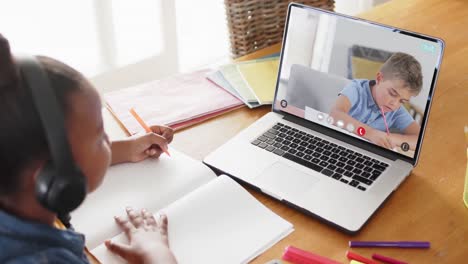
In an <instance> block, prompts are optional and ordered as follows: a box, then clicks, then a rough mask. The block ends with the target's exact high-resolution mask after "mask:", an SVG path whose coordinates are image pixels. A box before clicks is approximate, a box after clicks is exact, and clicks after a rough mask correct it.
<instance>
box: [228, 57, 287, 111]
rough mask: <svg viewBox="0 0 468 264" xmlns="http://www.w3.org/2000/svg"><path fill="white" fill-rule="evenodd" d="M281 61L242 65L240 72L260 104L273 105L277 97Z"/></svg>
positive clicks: (274, 60) (239, 66) (240, 65)
mask: <svg viewBox="0 0 468 264" xmlns="http://www.w3.org/2000/svg"><path fill="white" fill-rule="evenodd" d="M278 67H279V59H273V60H264V61H256V62H252V63H241V64H238V65H237V68H238V70H239V72H240V73H241V75H242V77H243V78H244V80H245V82H246V83H247V84H248V86H249V88H250V90H251V91H252V92H253V94H254V95H255V97H256V98H257V100H258V102H259V103H260V104H271V103H272V102H273V97H274V96H275V88H276V79H277V76H278Z"/></svg>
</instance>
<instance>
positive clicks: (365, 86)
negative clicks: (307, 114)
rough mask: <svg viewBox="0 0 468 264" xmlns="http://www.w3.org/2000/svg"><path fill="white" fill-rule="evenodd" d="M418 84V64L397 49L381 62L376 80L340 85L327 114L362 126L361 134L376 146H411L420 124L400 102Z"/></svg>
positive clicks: (418, 88)
mask: <svg viewBox="0 0 468 264" xmlns="http://www.w3.org/2000/svg"><path fill="white" fill-rule="evenodd" d="M421 88H422V73H421V64H420V63H419V62H418V61H417V60H416V59H415V58H414V57H413V56H411V55H409V54H406V53H401V52H397V53H394V54H393V55H392V56H391V57H390V58H389V59H388V60H387V61H386V62H385V63H384V64H383V65H382V66H381V68H380V70H379V71H378V72H377V74H376V79H375V80H365V79H356V80H353V81H352V82H351V83H350V84H348V85H347V86H346V87H345V88H343V90H342V91H341V93H340V94H339V96H338V98H337V100H336V101H335V104H334V106H333V107H332V109H331V112H330V115H331V116H332V117H333V118H334V120H342V121H343V122H344V123H345V124H350V123H351V124H352V125H353V126H354V127H355V128H359V127H363V128H364V129H365V131H366V132H365V133H364V134H363V135H362V134H361V136H363V137H364V138H366V139H368V140H370V141H371V142H373V143H375V144H377V145H379V146H382V147H386V148H389V149H393V148H394V147H397V146H401V145H402V144H403V143H407V144H409V148H410V149H411V150H414V149H415V148H416V144H417V140H418V135H419V131H420V129H421V127H420V126H419V124H418V123H417V122H416V121H415V120H414V119H413V117H412V116H411V115H410V114H409V113H408V111H407V110H406V109H405V107H404V106H403V105H402V104H404V103H407V102H409V100H410V98H411V97H413V96H417V95H418V94H419V92H420V91H421ZM384 115H385V117H384ZM387 128H388V129H387ZM389 131H391V133H389ZM354 132H355V133H357V130H355V131H354Z"/></svg>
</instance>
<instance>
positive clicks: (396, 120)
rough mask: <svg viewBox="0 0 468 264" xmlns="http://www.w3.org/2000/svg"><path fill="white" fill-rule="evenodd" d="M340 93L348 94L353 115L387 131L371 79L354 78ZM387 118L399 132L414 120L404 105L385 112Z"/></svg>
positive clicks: (350, 111)
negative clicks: (370, 82) (371, 88)
mask: <svg viewBox="0 0 468 264" xmlns="http://www.w3.org/2000/svg"><path fill="white" fill-rule="evenodd" d="M340 94H342V95H344V96H346V97H347V98H348V100H349V101H350V102H351V109H350V110H349V113H348V114H349V115H350V116H351V117H353V118H354V119H356V120H358V121H360V122H362V123H364V124H367V125H369V126H371V127H373V128H375V129H378V130H380V131H384V132H386V131H387V129H386V128H385V122H384V119H383V117H382V113H381V112H380V109H379V107H378V106H377V104H376V103H375V101H374V98H373V97H372V93H371V90H370V87H369V80H363V79H356V80H353V81H352V82H351V83H349V84H348V85H346V87H345V88H343V90H342V91H341V93H340ZM385 118H386V119H387V124H388V128H389V129H391V130H397V131H398V132H399V133H403V131H404V130H405V129H406V128H407V127H408V126H409V125H410V124H411V123H412V122H413V121H414V119H413V118H412V117H411V115H410V114H409V113H408V111H406V109H405V108H404V107H403V106H402V105H401V106H400V108H398V109H397V110H396V111H392V112H387V113H385Z"/></svg>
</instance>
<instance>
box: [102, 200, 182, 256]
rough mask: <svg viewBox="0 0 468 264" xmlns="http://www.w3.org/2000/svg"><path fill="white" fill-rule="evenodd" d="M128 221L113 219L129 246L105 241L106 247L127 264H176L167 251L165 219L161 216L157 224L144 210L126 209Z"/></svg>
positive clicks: (119, 218) (168, 250)
mask: <svg viewBox="0 0 468 264" xmlns="http://www.w3.org/2000/svg"><path fill="white" fill-rule="evenodd" d="M127 215H128V220H127V219H123V218H121V217H115V221H116V222H117V224H118V225H119V227H120V228H121V229H122V230H123V231H124V233H125V235H126V236H127V238H128V241H129V243H130V244H129V245H126V244H121V243H117V242H112V241H110V240H107V241H106V242H105V245H106V247H107V248H108V249H109V250H110V251H112V252H113V253H114V254H117V255H119V256H120V257H122V258H124V259H125V260H126V261H128V262H129V263H151V264H153V263H177V261H176V259H175V257H174V255H173V254H172V252H171V250H170V249H169V240H168V234H167V217H166V216H165V215H162V216H161V219H160V222H159V223H158V222H157V221H156V219H155V218H154V216H153V215H152V214H151V213H149V212H148V211H146V210H145V209H143V210H141V211H140V212H137V211H135V210H133V209H132V208H130V207H128V208H127Z"/></svg>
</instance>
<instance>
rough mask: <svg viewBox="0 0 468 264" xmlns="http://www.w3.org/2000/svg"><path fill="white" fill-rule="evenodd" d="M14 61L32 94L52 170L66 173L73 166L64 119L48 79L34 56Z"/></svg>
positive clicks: (24, 83)
mask: <svg viewBox="0 0 468 264" xmlns="http://www.w3.org/2000/svg"><path fill="white" fill-rule="evenodd" d="M17 62H18V65H19V66H20V67H19V68H20V72H21V76H22V78H23V80H24V81H25V82H23V85H27V86H28V87H29V90H30V91H31V93H32V99H33V101H34V104H35V107H36V109H37V112H38V114H39V118H40V119H41V123H42V126H43V129H44V131H45V136H46V140H47V144H48V146H49V149H50V155H51V159H52V160H53V162H54V167H55V169H56V170H57V172H59V173H63V172H66V171H68V170H69V169H70V168H69V167H70V164H73V158H72V156H71V150H70V145H69V143H68V138H67V133H66V130H65V118H64V115H63V113H62V111H61V109H60V106H59V104H58V100H57V96H56V95H55V93H54V91H53V90H52V86H51V84H50V82H49V78H48V77H47V75H46V73H45V72H44V70H43V69H42V66H41V65H40V63H39V61H37V59H36V58H35V57H22V58H20V59H19V60H17Z"/></svg>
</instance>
